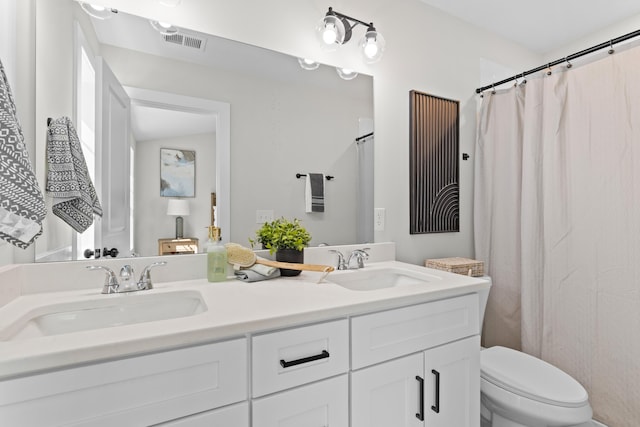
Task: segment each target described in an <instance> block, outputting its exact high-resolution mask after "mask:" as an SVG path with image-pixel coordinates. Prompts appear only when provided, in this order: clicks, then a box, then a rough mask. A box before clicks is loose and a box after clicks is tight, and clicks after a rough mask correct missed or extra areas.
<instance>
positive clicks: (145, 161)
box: [134, 133, 216, 256]
mask: <svg viewBox="0 0 640 427" xmlns="http://www.w3.org/2000/svg"><path fill="white" fill-rule="evenodd" d="M161 148H174V149H178V150H191V151H195V152H196V197H194V198H190V197H189V198H186V199H185V200H187V201H188V202H189V208H190V215H189V216H185V217H184V236H185V237H196V238H198V239H200V248H202V247H203V246H202V245H203V244H204V242H206V240H207V228H206V227H207V226H208V225H209V223H210V222H211V214H210V213H209V209H210V206H211V193H214V192H215V191H216V170H215V152H216V136H215V134H213V133H206V134H199V135H185V136H182V137H178V138H165V139H156V140H150V141H138V142H137V143H136V159H135V166H134V172H135V173H134V179H135V202H134V209H135V220H134V223H135V236H134V243H135V246H134V250H135V252H136V253H138V254H139V255H142V256H154V255H158V239H162V238H172V237H174V236H175V230H176V228H175V223H176V222H175V217H173V216H167V215H166V213H167V203H168V202H167V201H168V200H169V199H168V198H166V197H160V149H161Z"/></svg>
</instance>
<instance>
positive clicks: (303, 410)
mask: <svg viewBox="0 0 640 427" xmlns="http://www.w3.org/2000/svg"><path fill="white" fill-rule="evenodd" d="M252 425H253V427H348V426H349V379H348V377H347V375H346V374H344V375H341V376H339V377H335V378H331V379H328V380H323V381H319V382H317V383H313V384H309V385H306V386H303V387H298V388H294V389H291V390H287V391H282V392H280V393H275V394H272V395H270V396H267V397H262V398H260V399H256V400H254V401H253V424H252ZM225 427H226V426H225ZM229 427H231V426H229Z"/></svg>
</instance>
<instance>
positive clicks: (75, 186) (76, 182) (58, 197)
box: [47, 117, 102, 233]
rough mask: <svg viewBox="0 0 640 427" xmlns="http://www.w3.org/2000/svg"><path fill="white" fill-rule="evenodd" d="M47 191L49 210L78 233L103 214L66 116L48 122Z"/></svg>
mask: <svg viewBox="0 0 640 427" xmlns="http://www.w3.org/2000/svg"><path fill="white" fill-rule="evenodd" d="M47 164H48V171H47V192H48V193H49V194H51V196H53V208H52V211H53V213H54V214H55V215H57V216H59V217H60V218H62V220H64V221H65V222H66V223H67V224H69V225H70V226H71V227H72V228H73V229H74V230H76V231H77V232H78V233H82V232H84V231H85V230H86V229H87V228H89V227H90V226H91V224H92V223H93V214H94V213H95V214H96V215H99V216H102V207H101V206H100V201H99V200H98V195H97V194H96V190H95V188H94V187H93V183H92V182H91V177H90V176H89V171H88V170H87V164H86V161H85V159H84V154H82V147H81V146H80V139H79V138H78V134H77V133H76V130H75V128H74V126H73V123H72V122H71V119H69V118H68V117H60V118H59V119H56V120H53V121H52V122H51V123H50V124H49V132H48V133H47Z"/></svg>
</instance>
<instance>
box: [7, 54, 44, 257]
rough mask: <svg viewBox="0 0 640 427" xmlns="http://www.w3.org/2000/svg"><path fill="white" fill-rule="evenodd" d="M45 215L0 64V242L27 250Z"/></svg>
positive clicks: (39, 230) (40, 195) (9, 90)
mask: <svg viewBox="0 0 640 427" xmlns="http://www.w3.org/2000/svg"><path fill="white" fill-rule="evenodd" d="M46 213H47V209H46V206H45V204H44V197H42V191H40V187H38V182H37V181H36V176H35V173H34V171H33V167H32V166H31V161H30V160H29V153H28V152H27V147H26V145H25V143H24V136H23V135H22V128H21V127H20V123H19V122H18V116H17V114H16V106H15V102H14V100H13V95H12V94H11V88H10V87H9V82H8V80H7V76H6V74H5V72H4V67H3V66H2V62H1V61H0V238H2V239H4V240H6V241H7V242H9V243H11V244H12V245H15V246H17V247H19V248H21V249H26V248H27V247H28V246H29V245H31V243H33V242H34V241H35V239H36V238H37V237H38V236H40V234H42V220H43V219H44V217H45V215H46Z"/></svg>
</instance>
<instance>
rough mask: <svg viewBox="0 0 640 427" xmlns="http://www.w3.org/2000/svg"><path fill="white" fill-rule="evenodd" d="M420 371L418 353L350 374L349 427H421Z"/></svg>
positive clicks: (420, 362)
mask: <svg viewBox="0 0 640 427" xmlns="http://www.w3.org/2000/svg"><path fill="white" fill-rule="evenodd" d="M423 369H424V361H423V354H422V353H418V354H414V355H411V356H406V357H403V358H401V359H397V360H393V361H390V362H385V363H382V364H380V365H377V366H373V367H370V368H365V369H361V370H359V371H355V372H353V373H352V374H351V426H352V427H391V426H393V427H422V426H423V425H424V422H423V421H422V420H421V418H423V414H424V408H423V402H421V401H420V394H421V393H420V392H421V389H422V381H423V376H422V371H423ZM454 425H455V424H451V425H450V426H448V427H451V426H454Z"/></svg>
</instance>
